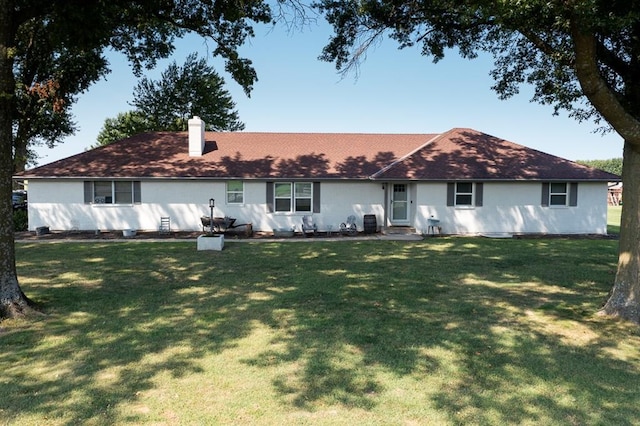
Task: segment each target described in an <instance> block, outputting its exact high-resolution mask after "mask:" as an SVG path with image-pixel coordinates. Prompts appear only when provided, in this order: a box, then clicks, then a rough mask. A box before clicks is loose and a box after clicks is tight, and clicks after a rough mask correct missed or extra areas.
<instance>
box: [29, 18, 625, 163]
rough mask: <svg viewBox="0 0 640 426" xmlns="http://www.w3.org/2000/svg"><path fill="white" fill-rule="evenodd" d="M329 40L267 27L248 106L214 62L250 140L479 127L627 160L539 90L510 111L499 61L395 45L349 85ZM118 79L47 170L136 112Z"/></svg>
mask: <svg viewBox="0 0 640 426" xmlns="http://www.w3.org/2000/svg"><path fill="white" fill-rule="evenodd" d="M329 35H330V28H329V27H328V26H327V25H322V24H321V25H318V26H312V27H308V28H305V29H303V30H302V32H300V31H296V32H288V31H287V30H286V29H285V28H284V27H275V28H273V27H271V26H264V27H258V28H257V29H256V37H255V38H254V39H252V40H251V42H250V43H249V44H248V45H246V46H245V47H243V49H242V52H243V54H244V55H245V56H246V57H248V58H249V59H251V60H252V61H253V63H254V66H255V68H256V70H257V72H258V78H259V81H258V82H257V83H256V85H255V87H254V90H253V92H252V93H251V97H250V98H248V97H247V96H246V95H245V94H244V92H243V91H242V88H240V87H239V86H238V85H237V84H236V83H235V82H234V81H233V80H232V79H231V78H230V77H229V76H228V75H226V74H225V72H224V66H223V63H222V61H220V60H219V59H210V64H211V65H213V66H214V67H215V68H216V70H217V71H218V73H219V74H220V75H222V76H223V77H224V78H225V80H226V89H227V90H228V91H229V92H230V93H231V95H232V97H233V100H234V101H235V102H236V109H237V110H238V112H239V115H240V119H241V120H242V121H243V122H244V123H245V125H246V129H245V130H246V131H252V132H260V131H265V132H349V133H439V132H445V131H447V130H449V129H451V128H454V127H470V128H474V129H476V130H479V131H482V132H485V133H488V134H491V135H493V136H497V137H500V138H503V139H507V140H510V141H512V142H516V143H519V144H522V145H526V146H528V147H531V148H535V149H538V150H540V151H544V152H547V153H550V154H553V155H557V156H560V157H563V158H568V159H570V160H577V159H580V160H582V159H607V158H614V157H621V156H622V146H623V143H622V139H621V138H620V137H619V136H618V135H617V134H614V133H612V134H609V135H606V136H604V137H603V136H601V135H600V134H594V133H593V130H594V129H595V127H596V126H595V125H594V124H592V123H578V122H576V121H575V120H573V119H571V118H568V117H567V116H566V114H565V115H560V116H553V115H552V113H553V110H552V108H551V107H549V106H543V105H538V104H535V103H531V102H530V98H531V88H529V87H524V88H523V90H522V91H521V93H520V94H519V95H517V96H516V97H514V98H512V99H509V100H506V101H501V100H499V99H498V97H497V95H496V94H495V93H494V92H493V91H492V90H491V89H490V88H491V85H492V84H493V81H492V80H491V78H490V76H489V71H490V70H491V66H492V62H491V58H488V57H486V58H479V59H475V60H471V61H470V60H465V59H461V58H459V57H458V56H457V54H456V52H451V53H450V54H449V55H448V57H446V58H445V59H444V60H443V61H441V62H439V63H437V64H433V63H432V61H431V59H430V58H427V57H423V56H421V55H420V53H419V50H418V48H412V49H404V50H398V49H397V47H396V44H395V43H394V42H393V41H392V40H385V41H384V42H383V43H381V44H380V45H378V46H376V47H375V48H373V49H371V50H370V51H369V52H368V54H367V58H366V61H365V62H364V63H363V64H362V65H361V67H360V69H359V73H358V75H354V74H350V75H347V76H346V77H344V78H343V77H341V76H340V75H338V74H337V72H336V70H335V67H334V65H333V64H331V63H326V62H321V61H319V60H318V59H317V57H318V56H319V54H320V52H321V49H322V47H323V46H324V44H325V43H326V41H327V39H328V37H329ZM207 51H208V48H207V46H206V44H205V43H204V41H203V40H202V39H201V38H198V37H195V36H191V37H187V38H185V39H184V40H180V42H179V43H178V45H177V49H176V52H175V54H174V55H173V57H172V58H170V59H169V60H166V61H162V62H160V63H159V64H158V67H157V68H156V69H155V70H153V71H150V72H147V73H146V75H147V76H148V77H150V78H152V79H154V78H157V77H158V76H159V75H160V73H161V72H162V71H163V70H164V69H165V68H166V66H167V65H168V64H169V63H171V62H172V61H173V60H174V59H175V60H176V61H177V63H178V65H182V63H183V62H184V58H185V57H186V56H187V55H188V54H189V53H192V52H199V53H200V56H201V57H206V56H207ZM109 60H110V62H111V65H112V70H113V72H112V73H111V74H109V75H108V76H107V79H106V80H103V81H101V82H99V83H97V84H96V85H94V86H93V87H91V88H90V89H89V91H88V92H86V93H85V94H83V95H81V96H80V98H79V101H78V103H77V104H76V105H75V106H74V108H73V112H74V115H75V119H76V121H77V123H78V125H79V128H80V129H79V131H78V132H77V134H76V135H75V136H73V137H69V138H67V139H66V140H65V141H64V143H62V144H60V145H59V146H58V147H56V148H54V149H48V148H44V147H43V148H41V149H40V150H39V151H38V154H39V155H40V156H41V159H40V160H39V164H46V163H49V162H51V161H55V160H58V159H60V158H65V157H68V156H71V155H74V154H78V153H80V152H82V151H84V150H85V149H87V148H88V147H89V146H90V145H92V144H93V143H95V140H96V136H97V134H98V132H99V131H100V129H101V127H102V125H103V123H104V120H105V119H106V118H110V117H115V116H116V115H117V114H118V113H119V112H124V111H127V110H129V109H131V107H130V106H129V105H128V102H130V101H131V100H132V92H133V88H134V86H135V85H136V82H137V79H136V78H135V77H134V76H133V74H132V73H131V69H130V67H129V66H128V64H127V63H126V61H125V59H124V58H123V57H122V56H121V55H119V54H112V55H110V56H109Z"/></svg>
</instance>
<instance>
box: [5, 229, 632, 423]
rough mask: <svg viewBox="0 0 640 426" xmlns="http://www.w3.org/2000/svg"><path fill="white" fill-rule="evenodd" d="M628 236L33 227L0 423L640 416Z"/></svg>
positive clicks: (24, 249) (608, 419)
mask: <svg viewBox="0 0 640 426" xmlns="http://www.w3.org/2000/svg"><path fill="white" fill-rule="evenodd" d="M616 245H617V241H613V240H587V239H583V240H578V239H576V240H565V239H549V240H545V239H535V240H526V239H523V240H517V239H513V240H511V239H509V240H492V239H480V238H478V239H476V238H434V239H428V240H425V241H423V242H393V241H364V242H356V241H348V242H342V241H341V242H329V241H313V242H312V241H305V242H302V243H268V242H257V243H246V242H228V244H227V246H226V247H225V250H224V251H222V252H206V253H203V252H197V251H196V249H195V242H164V243H148V242H117V243H57V244H38V243H21V244H18V246H17V257H18V270H19V275H20V279H21V283H22V287H23V289H24V291H25V292H26V293H27V294H28V295H29V296H30V297H31V298H33V299H35V300H37V301H39V302H41V303H42V304H43V306H44V313H45V314H44V315H43V316H41V317H39V318H37V319H36V320H32V321H29V322H26V321H5V322H3V323H1V324H0V353H1V354H2V356H0V424H12V425H13V424H15V425H36V424H38V425H40V424H47V425H75V424H92V425H111V424H266V425H281V424H331V425H336V424H338V425H339V424H344V425H353V424H371V425H376V424H377V425H393V424H402V425H412V424H416V425H417V424H421V425H422V424H443V425H448V424H451V425H456V424H495V425H498V424H500V425H502V424H532V425H533V424H535V425H558V424H621V425H624V424H632V423H633V422H635V419H638V418H640V334H639V333H638V330H637V328H635V327H631V326H629V325H627V324H623V323H619V322H615V321H611V320H608V319H605V318H603V317H600V316H597V315H596V314H595V313H596V311H597V310H598V308H599V307H600V305H601V303H602V302H603V301H604V300H605V298H606V294H607V292H608V290H609V287H610V285H611V283H612V280H613V277H614V272H615V267H616Z"/></svg>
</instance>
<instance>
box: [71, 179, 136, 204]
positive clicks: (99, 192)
mask: <svg viewBox="0 0 640 426" xmlns="http://www.w3.org/2000/svg"><path fill="white" fill-rule="evenodd" d="M84 202H85V203H87V204H134V203H140V182H139V181H130V180H118V181H102V180H101V181H85V182H84Z"/></svg>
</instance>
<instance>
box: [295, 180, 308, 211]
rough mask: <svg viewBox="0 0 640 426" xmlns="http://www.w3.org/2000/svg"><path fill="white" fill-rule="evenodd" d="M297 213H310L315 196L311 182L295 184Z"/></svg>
mask: <svg viewBox="0 0 640 426" xmlns="http://www.w3.org/2000/svg"><path fill="white" fill-rule="evenodd" d="M294 187H295V191H294V194H295V197H294V199H295V211H297V212H310V211H311V200H312V198H313V197H312V195H313V188H312V186H311V182H300V183H295V184H294Z"/></svg>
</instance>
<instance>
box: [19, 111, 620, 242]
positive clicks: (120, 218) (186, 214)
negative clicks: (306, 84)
mask: <svg viewBox="0 0 640 426" xmlns="http://www.w3.org/2000/svg"><path fill="white" fill-rule="evenodd" d="M14 178H15V179H18V180H27V181H28V188H29V228H30V229H31V230H34V229H36V228H38V227H41V226H48V227H49V228H50V229H51V230H71V229H78V230H95V229H101V230H120V229H137V230H157V229H158V226H159V223H160V218H161V217H166V216H168V217H170V218H171V228H172V230H176V231H177V230H182V231H187V230H191V231H193V230H199V229H201V216H203V215H204V216H209V215H210V208H209V200H210V199H214V200H215V207H214V211H213V214H214V216H230V217H234V218H237V223H252V225H253V229H254V230H255V231H265V232H270V231H273V230H275V229H291V228H293V227H295V228H296V229H297V230H298V231H299V230H300V226H301V223H302V216H303V215H312V217H313V221H314V222H315V223H316V224H317V225H318V228H319V230H321V231H322V230H334V231H335V230H337V229H338V226H339V224H340V223H341V222H345V221H346V219H347V217H348V216H350V215H355V216H356V218H357V222H356V224H357V226H358V228H359V230H362V229H363V218H364V216H365V215H369V216H368V217H369V218H371V217H375V224H376V227H377V230H386V229H388V228H390V227H408V228H413V229H415V232H417V233H425V232H426V231H427V230H428V229H432V228H429V225H433V223H434V220H439V222H438V226H439V228H440V231H441V232H442V233H445V234H503V233H522V234H528V233H534V234H539V233H542V234H605V233H606V232H607V186H608V183H609V182H612V181H619V180H620V178H619V177H618V176H616V175H612V174H610V173H606V172H604V171H600V170H596V169H592V168H589V167H586V166H583V165H580V164H577V163H575V162H572V161H569V160H566V159H563V158H559V157H556V156H553V155H549V154H545V153H543V152H540V151H537V150H534V149H530V148H527V147H524V146H522V145H518V144H515V143H512V142H509V141H506V140H503V139H499V138H497V137H494V136H490V135H487V134H484V133H481V132H479V131H476V130H472V129H464V128H456V129H452V130H450V131H448V132H445V133H441V134H346V133H334V134H325V133H251V132H231V133H228V132H220V133H218V132H205V130H204V123H203V122H202V120H200V119H199V118H198V117H194V118H193V119H191V120H189V130H188V132H159V133H145V134H140V135H137V136H133V137H131V138H128V139H124V140H121V141H118V142H115V143H113V144H111V145H108V146H104V147H100V148H96V149H92V150H90V151H86V152H83V153H81V154H77V155H75V156H72V157H69V158H66V159H62V160H59V161H56V162H53V163H50V164H47V165H43V166H41V167H37V168H34V169H31V170H27V171H25V172H23V173H21V174H19V175H17V176H15V177H14ZM370 215H374V216H370Z"/></svg>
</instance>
